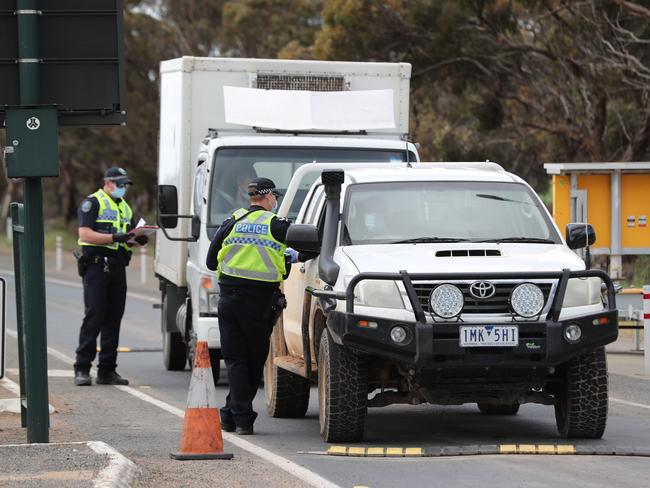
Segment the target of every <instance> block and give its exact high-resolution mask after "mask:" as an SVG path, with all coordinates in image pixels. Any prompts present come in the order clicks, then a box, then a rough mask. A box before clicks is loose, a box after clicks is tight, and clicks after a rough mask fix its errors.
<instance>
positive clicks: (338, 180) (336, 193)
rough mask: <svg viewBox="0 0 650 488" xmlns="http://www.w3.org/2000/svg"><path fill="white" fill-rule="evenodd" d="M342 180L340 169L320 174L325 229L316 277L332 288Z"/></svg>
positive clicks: (336, 269) (335, 273)
mask: <svg viewBox="0 0 650 488" xmlns="http://www.w3.org/2000/svg"><path fill="white" fill-rule="evenodd" d="M344 180H345V172H344V171H343V170H340V169H325V170H323V172H322V174H321V181H322V182H323V186H324V187H325V228H324V229H323V242H322V245H321V253H320V259H319V260H318V275H319V276H320V279H321V280H323V281H324V282H325V283H327V284H328V285H332V286H333V285H334V283H336V279H337V278H338V276H339V270H340V267H339V265H338V264H336V263H335V262H334V250H335V249H336V237H337V235H338V227H339V214H340V206H341V203H340V202H341V185H342V184H343V181H344Z"/></svg>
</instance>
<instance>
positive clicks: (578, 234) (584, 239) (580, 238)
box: [566, 223, 596, 249]
mask: <svg viewBox="0 0 650 488" xmlns="http://www.w3.org/2000/svg"><path fill="white" fill-rule="evenodd" d="M594 242H596V231H595V230H594V228H593V227H592V226H591V224H580V223H578V224H567V225H566V243H567V246H569V248H570V249H582V248H583V247H589V246H591V245H592V244H593V243H594Z"/></svg>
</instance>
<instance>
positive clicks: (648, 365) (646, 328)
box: [643, 285, 650, 376]
mask: <svg viewBox="0 0 650 488" xmlns="http://www.w3.org/2000/svg"><path fill="white" fill-rule="evenodd" d="M643 356H644V359H645V374H646V375H647V376H650V285H646V286H644V287H643Z"/></svg>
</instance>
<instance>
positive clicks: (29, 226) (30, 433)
mask: <svg viewBox="0 0 650 488" xmlns="http://www.w3.org/2000/svg"><path fill="white" fill-rule="evenodd" d="M16 6H17V11H16V14H17V17H18V58H19V59H18V62H19V74H20V104H21V105H22V106H28V105H37V104H38V103H39V73H38V71H39V69H38V68H39V60H38V2H37V0H17V2H16ZM24 199H25V239H24V248H23V251H24V254H23V259H24V260H23V263H24V266H25V277H24V278H25V281H24V295H23V296H24V299H25V303H26V305H28V306H25V307H24V309H23V311H24V319H25V344H24V348H25V390H26V392H25V393H26V395H27V441H28V442H49V420H50V419H49V410H48V407H49V401H48V385H47V327H46V316H45V266H44V258H43V246H44V242H43V241H44V236H43V234H44V232H43V188H42V183H41V178H40V177H30V178H25V182H24Z"/></svg>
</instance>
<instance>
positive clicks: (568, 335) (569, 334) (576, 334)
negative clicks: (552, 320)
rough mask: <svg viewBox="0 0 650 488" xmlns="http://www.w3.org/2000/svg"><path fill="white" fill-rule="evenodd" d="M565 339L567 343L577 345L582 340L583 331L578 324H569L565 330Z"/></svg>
mask: <svg viewBox="0 0 650 488" xmlns="http://www.w3.org/2000/svg"><path fill="white" fill-rule="evenodd" d="M564 338H565V339H566V341H567V342H569V343H571V344H575V343H576V342H579V341H580V339H582V329H581V328H580V326H579V325H578V324H569V325H567V327H566V329H564Z"/></svg>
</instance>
